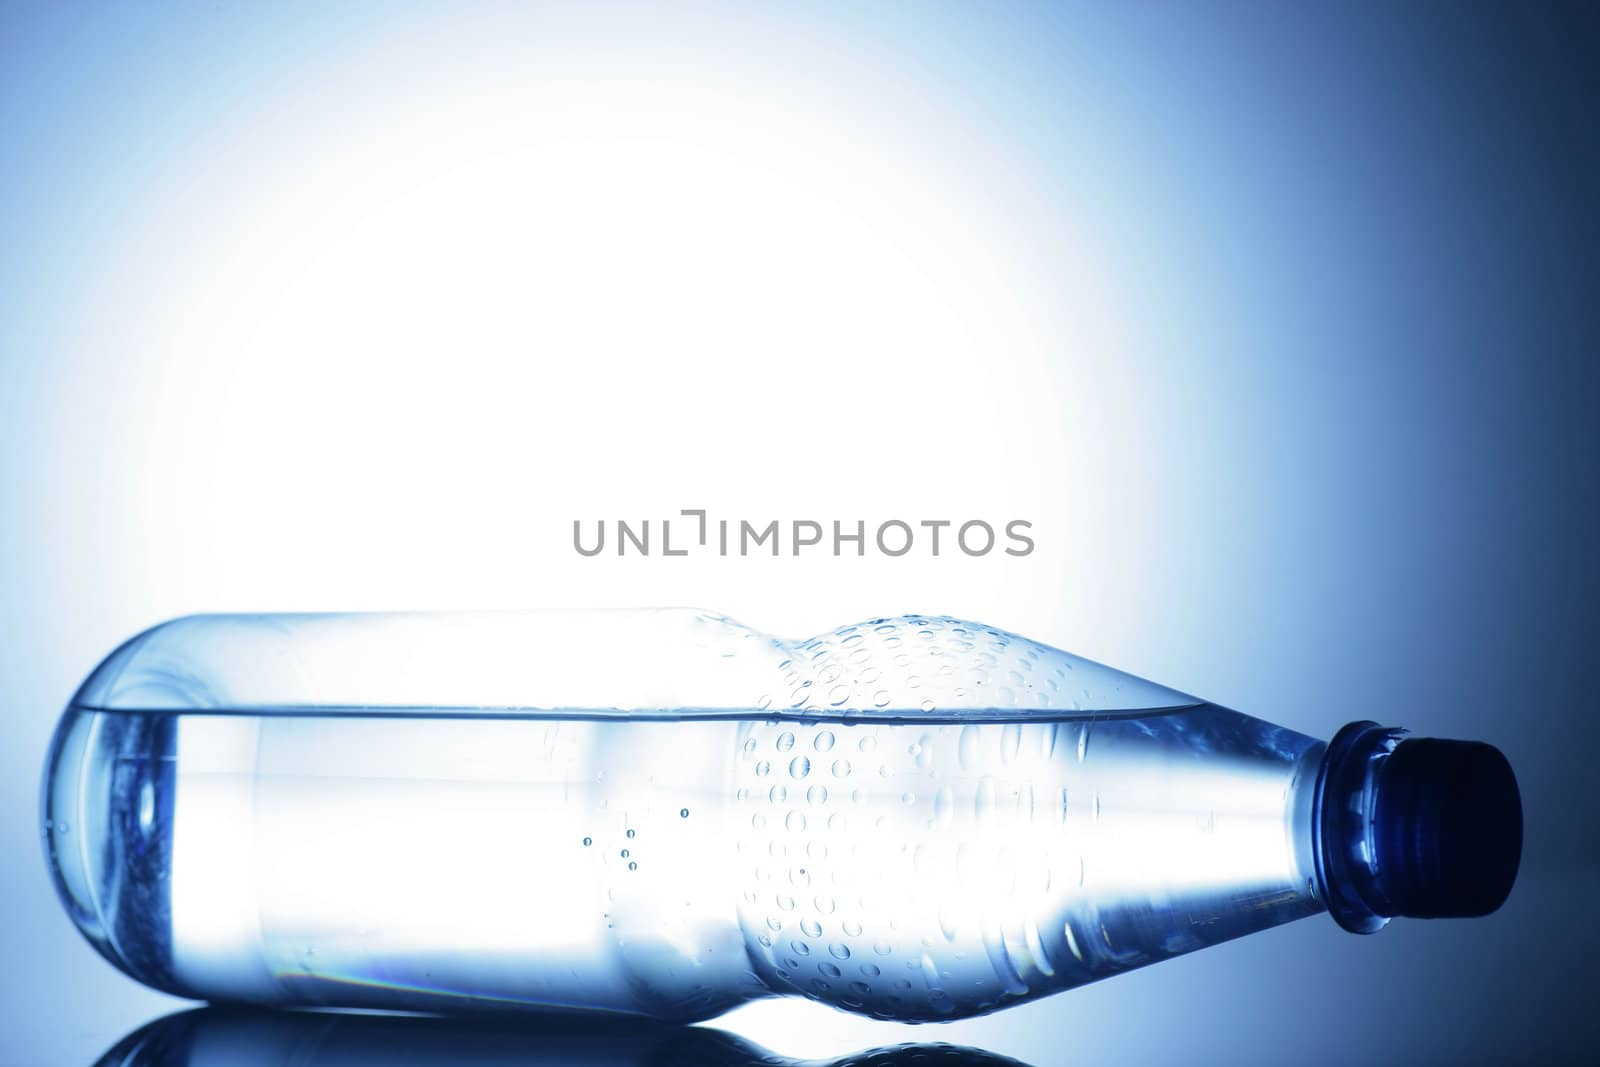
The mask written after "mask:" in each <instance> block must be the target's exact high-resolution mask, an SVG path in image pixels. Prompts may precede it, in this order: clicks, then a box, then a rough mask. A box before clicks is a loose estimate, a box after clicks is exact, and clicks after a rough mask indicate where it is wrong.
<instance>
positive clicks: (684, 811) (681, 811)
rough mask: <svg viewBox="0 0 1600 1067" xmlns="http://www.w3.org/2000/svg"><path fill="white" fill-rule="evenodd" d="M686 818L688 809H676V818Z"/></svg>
mask: <svg viewBox="0 0 1600 1067" xmlns="http://www.w3.org/2000/svg"><path fill="white" fill-rule="evenodd" d="M688 817H689V809H688V808H679V809H678V818H680V819H687V818H688Z"/></svg>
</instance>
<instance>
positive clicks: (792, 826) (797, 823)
mask: <svg viewBox="0 0 1600 1067" xmlns="http://www.w3.org/2000/svg"><path fill="white" fill-rule="evenodd" d="M783 825H784V828H785V829H787V830H788V831H789V832H790V833H794V834H798V833H803V832H804V831H805V828H806V817H805V816H804V815H802V814H801V813H800V812H798V811H791V812H790V813H789V816H788V818H786V819H784V820H783Z"/></svg>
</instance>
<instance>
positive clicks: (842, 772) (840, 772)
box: [833, 759, 850, 778]
mask: <svg viewBox="0 0 1600 1067" xmlns="http://www.w3.org/2000/svg"><path fill="white" fill-rule="evenodd" d="M833 776H834V777H835V778H848V777H850V761H849V760H847V759H836V760H834V761H833Z"/></svg>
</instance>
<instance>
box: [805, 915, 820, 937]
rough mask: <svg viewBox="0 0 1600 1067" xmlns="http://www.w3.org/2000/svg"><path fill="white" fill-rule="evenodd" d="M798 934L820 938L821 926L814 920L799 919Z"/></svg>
mask: <svg viewBox="0 0 1600 1067" xmlns="http://www.w3.org/2000/svg"><path fill="white" fill-rule="evenodd" d="M800 932H801V933H803V934H805V935H806V936H807V937H821V936H822V924H821V923H819V922H817V920H815V919H801V920H800Z"/></svg>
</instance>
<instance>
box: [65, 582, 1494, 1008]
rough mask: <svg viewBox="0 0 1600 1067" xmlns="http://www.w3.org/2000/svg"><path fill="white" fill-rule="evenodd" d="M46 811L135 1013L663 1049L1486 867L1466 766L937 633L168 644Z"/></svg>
mask: <svg viewBox="0 0 1600 1067" xmlns="http://www.w3.org/2000/svg"><path fill="white" fill-rule="evenodd" d="M44 807H45V840H46V846H47V852H48V856H49V861H50V864H51V868H52V870H53V872H54V874H55V878H56V883H57V886H58V888H59V889H60V891H61V895H62V898H63V900H64V901H65V902H66V905H67V907H68V909H69V910H70V911H71V914H72V916H73V918H74V919H75V920H76V922H77V923H78V925H79V927H80V928H81V929H82V930H83V932H84V933H85V935H86V936H87V937H88V938H89V939H90V940H91V941H92V942H93V943H94V944H95V946H96V947H97V948H99V949H100V951H101V952H103V953H104V954H105V955H106V956H107V957H108V958H110V959H111V960H112V961H113V962H115V963H116V964H117V965H118V966H120V967H122V968H123V969H124V970H125V971H127V972H128V973H129V974H131V975H133V976H134V977H136V978H138V979H140V980H141V981H144V982H147V983H149V984H150V985H154V986H157V987H159V988H162V989H166V990H169V991H171V992H174V993H178V994H180V995H185V996H193V997H208V998H213V999H226V1000H237V1001H249V1002H255V1003H262V1004H278V1005H295V1004H298V1005H347V1006H370V1007H385V1008H402V1009H416V1010H425V1011H426V1010H431V1011H441V1010H443V1011H448V1010H459V1009H467V1008H488V1007H501V1006H525V1005H526V1006H541V1007H556V1008H572V1009H593V1010H600V1011H610V1012H626V1013H634V1014H640V1015H648V1016H654V1017H657V1018H663V1019H673V1020H685V1019H697V1018H707V1017H709V1016H712V1015H715V1014H717V1013H718V1012H720V1011H723V1010H725V1009H726V1008H728V1007H730V1006H731V1005H733V1004H736V1003H738V1002H740V1001H743V1000H748V999H750V998H753V997H760V996H767V995H770V994H773V993H800V994H804V995H806V996H810V997H813V998H815V999H818V1000H822V1001H824V1002H826V1003H829V1004H833V1005H836V1006H839V1007H843V1008H846V1009H850V1010H853V1011H859V1012H864V1013H868V1014H872V1015H877V1016H881V1017H886V1018H898V1019H912V1020H918V1019H947V1018H956V1017H960V1016H965V1015H972V1014H975V1013H979V1012H985V1011H990V1010H993V1009H995V1008H999V1007H1003V1006H1006V1005H1008V1004H1012V1003H1017V1002H1019V1001H1022V1000H1026V999H1029V998H1033V997H1037V996H1041V995H1044V994H1047V993H1051V992H1055V991H1057V990H1061V989H1066V988H1069V987H1072V986H1076V985H1080V984H1082V983H1084V982H1089V981H1093V980H1095V979H1098V978H1102V977H1105V976H1107V975H1110V974H1115V973H1118V972H1120V971H1125V970H1128V969H1130V968H1133V967H1138V966H1141V965H1143V964H1146V963H1150V962H1153V961H1155V960H1160V959H1164V958H1167V957H1169V956H1174V955H1177V954H1179V953H1183V952H1188V951H1190V950H1192V949H1195V948H1200V947H1202V946H1205V945H1209V944H1214V943H1216V942H1219V941H1223V940H1226V939H1228V938H1232V937H1237V936H1239V935H1241V934H1246V933H1250V932H1253V931H1256V930H1260V929H1264V928H1266V927H1269V926H1273V925H1275V924H1277V923H1281V922H1284V921H1286V920H1289V919H1296V918H1300V917H1301V916H1305V915H1310V914H1312V913H1314V912H1316V911H1319V910H1322V909H1324V908H1326V909H1328V910H1330V911H1331V912H1332V913H1333V915H1334V917H1335V918H1336V919H1337V920H1338V921H1339V923H1340V924H1341V925H1343V926H1344V927H1346V928H1347V929H1351V930H1360V931H1371V930H1375V929H1377V928H1378V927H1380V926H1382V925H1383V924H1384V922H1385V921H1386V917H1387V916H1391V915H1422V916H1429V915H1478V914H1484V913H1487V912H1489V911H1492V910H1493V909H1494V908H1495V907H1497V906H1498V905H1499V903H1500V901H1501V900H1503V899H1504V897H1505V895H1506V894H1507V892H1509V890H1510V885H1511V881H1512V879H1513V877H1514V876H1515V872H1516V867H1517V860H1518V855H1519V851H1520V842H1521V812H1520V807H1519V803H1518V797H1517V790H1516V784H1515V781H1514V779H1513V778H1512V775H1511V771H1510V768H1509V766H1507V764H1506V762H1505V759H1504V758H1503V757H1502V756H1501V755H1500V754H1499V752H1497V751H1496V750H1494V749H1492V748H1490V747H1488V746H1486V745H1479V744H1469V743H1462V742H1450V741H1432V740H1403V739H1402V734H1401V731H1397V730H1390V729H1384V728H1380V727H1378V726H1376V725H1374V724H1371V723H1358V724H1353V725H1351V726H1348V727H1346V728H1345V729H1344V730H1342V731H1341V732H1340V733H1339V735H1338V736H1337V737H1336V738H1335V739H1334V740H1333V742H1332V743H1331V744H1330V745H1323V744H1321V743H1319V742H1317V741H1314V740H1313V739H1311V738H1309V737H1305V736H1302V735H1300V734H1297V733H1294V732H1292V731H1289V730H1285V729H1282V728H1279V727H1276V726H1272V725H1270V724H1268V723H1265V722H1261V721H1259V720H1257V719H1252V718H1249V717H1248V716H1245V715H1240V714H1238V713H1237V712H1233V711H1228V710H1226V709H1223V708H1219V707H1216V706H1215V705H1211V704H1206V703H1203V702H1201V701H1197V700H1195V699H1193V698H1191V697H1187V696H1184V695H1182V694H1180V693H1176V692H1174V691H1172V690H1168V689H1163V688H1161V687H1159V686H1156V685H1153V684H1151V683H1148V682H1144V681H1141V680H1139V679H1137V678H1134V677H1131V676H1129V675H1126V674H1122V673H1120V672H1117V671H1113V670H1111V669H1109V668H1106V667H1102V666H1100V665H1098V664H1095V663H1091V662H1089V661H1087V660H1082V659H1079V658H1077V657H1074V656H1070V655H1068V654H1066V653H1063V652H1059V651H1057V650H1055V649H1051V648H1048V647H1045V646H1043V645H1039V644H1036V643H1034V642H1031V641H1028V640H1026V639H1023V638H1020V637H1017V636H1015V635H1012V634H1007V633H1004V632H1001V631H998V630H994V629H991V628H988V627H984V626H979V625H974V624H970V623H962V622H957V621H955V620H951V619H938V618H926V617H921V616H907V617H904V618H897V619H892V620H874V621H873V622H870V623H865V624H862V625H859V626H847V627H844V628H842V629H840V630H837V631H834V632H832V633H828V634H825V635H823V636H821V637H818V638H814V639H812V640H809V641H804V642H798V643H791V642H786V641H781V640H777V639H774V638H770V637H765V636H762V635H760V634H756V633H754V632H752V631H750V630H748V629H746V628H744V627H742V626H739V625H738V624H736V623H733V622H731V621H730V620H727V619H725V618H721V617H718V616H714V615H707V614H703V613H697V612H693V611H676V610H674V611H657V612H624V613H590V614H499V615H494V614H491V615H464V616H462V615H398V616H253V617H228V616H219V617H199V618H191V619H183V620H179V621H177V622H173V623H168V624H166V625H165V626H159V627H156V628H155V629H153V630H151V631H148V632H147V633H145V634H142V635H140V636H139V637H136V638H134V639H133V640H132V641H130V642H128V643H127V644H126V645H124V646H123V647H122V648H120V649H118V650H117V651H116V652H115V653H114V654H113V655H111V656H110V657H109V658H108V659H107V660H106V661H105V663H104V664H102V665H101V666H100V668H99V669H98V670H96V671H95V673H94V674H93V675H92V676H91V677H90V678H89V680H88V681H87V682H86V683H85V684H84V686H83V688H82V689H81V690H80V691H79V692H78V694H77V696H76V697H75V698H74V700H73V703H72V705H71V706H70V707H69V708H68V709H67V712H66V714H65V716H64V717H63V719H62V722H61V726H60V728H59V729H58V731H57V734H56V738H55V741H54V743H53V747H52V750H51V755H50V761H49V767H48V771H47V777H46V783H45V792H44Z"/></svg>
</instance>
